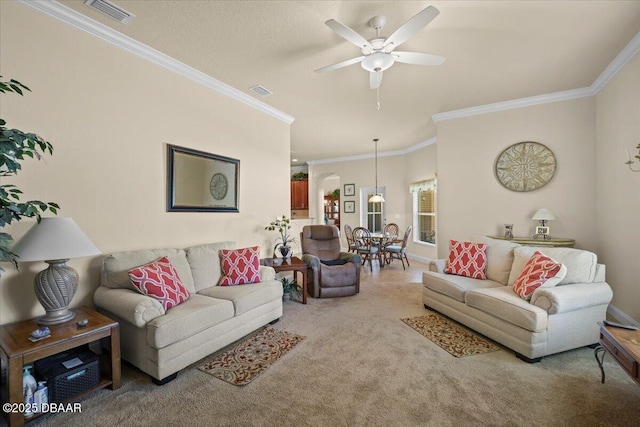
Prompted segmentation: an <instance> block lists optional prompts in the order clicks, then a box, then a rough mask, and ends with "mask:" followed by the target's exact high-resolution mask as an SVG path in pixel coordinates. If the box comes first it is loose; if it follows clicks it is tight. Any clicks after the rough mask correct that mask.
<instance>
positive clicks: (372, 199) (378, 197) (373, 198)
mask: <svg viewBox="0 0 640 427" xmlns="http://www.w3.org/2000/svg"><path fill="white" fill-rule="evenodd" d="M373 142H374V143H375V147H376V193H375V194H374V195H373V196H371V197H369V203H384V197H382V194H381V193H378V138H374V139H373Z"/></svg>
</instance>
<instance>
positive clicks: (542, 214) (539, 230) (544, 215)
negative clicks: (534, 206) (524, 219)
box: [531, 208, 556, 240]
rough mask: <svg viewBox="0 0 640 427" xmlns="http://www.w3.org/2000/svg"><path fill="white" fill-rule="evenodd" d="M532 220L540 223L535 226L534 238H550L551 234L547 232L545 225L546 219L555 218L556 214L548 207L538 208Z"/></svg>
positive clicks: (547, 228)
mask: <svg viewBox="0 0 640 427" xmlns="http://www.w3.org/2000/svg"><path fill="white" fill-rule="evenodd" d="M531 219H534V220H538V221H540V225H539V226H537V227H536V234H534V235H533V238H534V239H544V240H548V239H551V235H550V234H549V227H548V226H547V225H546V224H547V221H552V220H554V219H556V216H555V215H554V214H553V213H552V212H551V211H550V210H549V209H545V208H543V209H538V211H537V212H536V213H535V215H533V218H531Z"/></svg>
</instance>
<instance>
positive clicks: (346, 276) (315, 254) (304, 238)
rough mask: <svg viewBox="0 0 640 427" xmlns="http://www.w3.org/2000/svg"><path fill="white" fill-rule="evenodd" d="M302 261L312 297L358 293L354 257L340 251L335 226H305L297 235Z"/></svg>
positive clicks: (357, 264) (358, 264) (358, 259)
mask: <svg viewBox="0 0 640 427" xmlns="http://www.w3.org/2000/svg"><path fill="white" fill-rule="evenodd" d="M300 246H301V247H302V260H303V261H304V262H305V263H306V264H307V266H308V269H307V285H308V289H309V292H310V294H311V295H312V296H313V297H314V298H332V297H344V296H350V295H355V294H357V293H358V292H360V267H361V266H362V258H361V257H360V255H358V254H353V253H349V252H342V251H341V247H340V232H339V231H338V228H337V227H336V226H335V225H305V226H304V227H303V228H302V232H301V233H300Z"/></svg>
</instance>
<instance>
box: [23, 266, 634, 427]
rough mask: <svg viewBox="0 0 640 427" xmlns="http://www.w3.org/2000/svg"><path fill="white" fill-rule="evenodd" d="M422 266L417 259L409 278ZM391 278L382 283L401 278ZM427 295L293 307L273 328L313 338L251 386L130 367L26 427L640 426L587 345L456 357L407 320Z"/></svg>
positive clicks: (365, 295) (371, 293) (618, 375)
mask: <svg viewBox="0 0 640 427" xmlns="http://www.w3.org/2000/svg"><path fill="white" fill-rule="evenodd" d="M417 268H419V267H416V266H415V265H414V262H412V264H411V268H410V271H415V270H416V269H417ZM395 270H400V272H402V270H401V269H398V268H395ZM393 271H394V267H391V268H385V269H384V271H383V272H382V273H381V274H379V277H378V279H379V280H385V277H389V278H393V277H396V276H395V275H394V274H395V273H394V274H391V273H392V272H393ZM376 274H377V273H376V271H375V269H374V273H373V275H376ZM398 274H401V273H398ZM363 275H364V276H365V279H366V277H370V276H371V273H370V272H368V271H367V272H365V273H363ZM387 280H390V279H387ZM413 280H416V279H413ZM421 292H422V286H421V285H420V284H418V283H397V282H396V283H392V282H391V281H390V282H376V283H373V282H371V281H367V282H366V283H363V286H362V288H361V293H360V294H359V295H357V296H353V297H346V298H338V299H322V300H319V299H313V298H309V304H307V305H306V306H305V305H302V304H299V303H295V302H287V303H286V304H285V307H284V312H285V313H284V316H283V318H282V320H281V321H280V322H278V323H276V324H275V325H274V326H273V327H275V328H277V329H280V330H286V331H289V332H292V333H296V334H299V335H303V336H305V337H306V339H305V340H304V342H303V343H302V344H300V345H299V346H297V347H296V349H295V350H294V351H292V352H289V353H288V354H287V355H286V357H283V358H282V359H280V360H279V361H278V363H276V364H274V365H273V366H272V367H271V368H269V369H268V370H267V371H266V372H264V373H263V374H262V375H261V376H260V377H259V378H258V379H257V380H256V381H253V382H252V383H251V384H248V385H247V386H244V387H235V386H233V385H230V384H227V383H225V382H223V381H213V380H212V378H211V377H210V376H209V375H207V374H206V373H204V372H201V371H199V370H198V366H200V365H201V364H202V363H204V362H205V361H206V360H208V359H209V358H210V357H207V358H206V359H204V360H202V361H199V362H197V363H195V364H194V365H193V366H192V367H191V368H188V369H185V370H184V371H182V372H181V373H180V374H179V375H178V378H177V379H176V380H174V381H173V382H170V383H168V384H167V385H165V386H162V387H158V386H156V385H154V384H152V383H151V381H150V380H149V378H148V377H147V376H146V375H144V374H141V373H140V372H139V371H137V370H135V369H133V368H131V367H130V366H128V365H124V368H123V374H124V382H123V386H122V388H121V389H119V390H117V391H111V390H102V391H99V392H97V393H95V394H94V395H92V396H91V397H89V398H87V399H85V400H84V401H83V402H82V413H81V414H59V415H57V416H55V417H48V418H44V419H40V420H36V421H34V422H33V423H30V424H29V426H39V425H46V426H82V427H86V426H106V425H117V426H118V427H125V426H154V427H157V426H186V425H189V426H486V425H491V426H524V425H526V426H545V427H547V426H554V427H555V426H638V425H639V424H640V418H639V415H638V410H639V408H640V387H638V386H636V385H635V384H634V383H633V382H632V381H631V380H630V379H629V378H628V377H627V376H626V374H625V373H624V371H622V369H621V368H620V367H618V366H617V365H616V364H615V362H613V361H612V359H611V358H610V357H607V358H606V359H605V369H606V372H607V382H606V383H605V384H601V383H600V371H599V369H598V367H597V364H596V361H595V359H594V357H593V350H591V349H588V348H584V349H579V350H575V351H570V352H566V353H562V354H559V355H555V356H551V357H546V358H544V359H543V360H542V362H541V363H537V364H527V363H524V362H522V361H521V360H519V359H517V358H516V357H515V356H514V355H513V352H511V351H509V350H506V349H503V350H501V351H496V352H493V353H486V354H481V355H477V356H473V357H465V358H455V357H451V356H450V355H449V354H448V353H446V352H444V351H442V349H440V348H439V347H438V346H437V345H435V344H434V343H432V342H430V341H429V340H426V339H425V338H424V337H422V336H421V335H420V334H417V333H416V332H415V331H414V330H412V329H411V328H408V327H407V326H406V325H405V324H404V323H403V322H401V321H400V320H399V319H401V318H407V317H417V316H423V315H425V314H428V311H427V310H425V309H424V307H423V305H422V302H421Z"/></svg>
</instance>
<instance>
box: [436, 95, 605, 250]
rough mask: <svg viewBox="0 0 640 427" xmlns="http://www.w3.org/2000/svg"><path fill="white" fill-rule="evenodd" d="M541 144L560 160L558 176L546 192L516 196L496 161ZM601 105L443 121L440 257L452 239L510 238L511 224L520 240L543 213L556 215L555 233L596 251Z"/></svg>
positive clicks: (579, 102) (582, 103) (560, 105)
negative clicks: (522, 146) (499, 176)
mask: <svg viewBox="0 0 640 427" xmlns="http://www.w3.org/2000/svg"><path fill="white" fill-rule="evenodd" d="M521 141H536V142H540V143H542V144H545V145H546V146H547V147H549V148H550V149H551V150H552V151H553V152H554V153H555V156H556V161H557V170H556V174H555V176H554V177H553V179H552V180H551V182H549V184H547V185H546V186H545V187H543V188H541V189H538V190H535V191H531V192H525V193H518V192H513V191H509V190H507V189H506V188H504V187H503V186H502V185H501V184H500V183H499V182H498V181H497V180H496V178H495V175H494V171H493V167H494V162H495V160H496V157H497V156H498V155H499V154H500V152H501V151H502V150H503V149H504V148H506V147H508V146H509V145H511V144H514V143H517V142H521ZM595 166H596V162H595V99H594V98H593V97H590V98H581V99H576V100H571V101H563V102H556V103H552V104H545V105H538V106H533V107H526V108H518V109H514V110H509V111H502V112H496V113H488V114H482V115H477V116H472V117H465V118H460V119H453V120H446V121H443V122H440V123H438V172H439V174H438V212H439V217H438V218H439V222H438V234H439V236H440V239H439V240H438V253H439V255H440V257H444V256H446V255H447V253H448V246H447V242H448V241H449V239H466V238H468V237H469V236H472V235H476V234H484V235H496V234H499V235H502V233H503V227H504V224H505V223H513V224H514V235H515V236H532V235H533V234H534V228H535V226H536V225H537V221H533V220H531V217H532V216H533V215H534V213H535V212H536V210H537V209H540V208H548V209H550V210H551V211H552V212H553V213H554V214H555V216H556V218H557V219H556V220H555V221H551V222H550V223H549V225H550V227H551V234H552V235H553V236H557V237H568V238H573V239H575V240H576V246H577V247H579V248H583V249H588V250H592V251H596V249H597V246H596V241H597V233H596V227H595V224H596V221H595V209H594V207H595V200H596V198H595V185H596V173H595Z"/></svg>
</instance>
